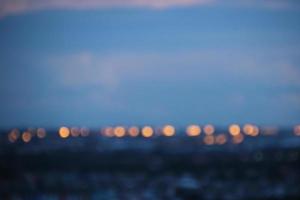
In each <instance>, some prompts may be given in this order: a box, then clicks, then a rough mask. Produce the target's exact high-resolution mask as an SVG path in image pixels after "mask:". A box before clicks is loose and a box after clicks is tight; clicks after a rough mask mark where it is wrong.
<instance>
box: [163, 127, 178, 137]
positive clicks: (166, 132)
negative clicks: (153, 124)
mask: <svg viewBox="0 0 300 200" xmlns="http://www.w3.org/2000/svg"><path fill="white" fill-rule="evenodd" d="M162 133H163V135H164V136H167V137H171V136H174V135H175V128H174V127H173V126H171V125H166V126H164V128H163V130H162Z"/></svg>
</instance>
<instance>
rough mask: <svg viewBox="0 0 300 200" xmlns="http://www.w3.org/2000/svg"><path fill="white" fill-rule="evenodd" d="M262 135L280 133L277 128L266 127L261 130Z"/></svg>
mask: <svg viewBox="0 0 300 200" xmlns="http://www.w3.org/2000/svg"><path fill="white" fill-rule="evenodd" d="M261 133H262V135H268V136H272V135H276V134H277V133H278V128H277V127H276V126H264V127H262V128H261Z"/></svg>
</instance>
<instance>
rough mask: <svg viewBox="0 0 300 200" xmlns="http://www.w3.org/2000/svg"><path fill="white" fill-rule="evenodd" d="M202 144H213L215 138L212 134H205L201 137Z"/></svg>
mask: <svg viewBox="0 0 300 200" xmlns="http://www.w3.org/2000/svg"><path fill="white" fill-rule="evenodd" d="M203 142H204V144H206V145H213V144H214V143H215V138H214V136H212V135H207V136H205V137H204V139H203Z"/></svg>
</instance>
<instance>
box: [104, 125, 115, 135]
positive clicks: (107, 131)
mask: <svg viewBox="0 0 300 200" xmlns="http://www.w3.org/2000/svg"><path fill="white" fill-rule="evenodd" d="M102 134H103V135H104V136H106V137H113V136H114V129H113V128H112V127H106V128H104V129H102Z"/></svg>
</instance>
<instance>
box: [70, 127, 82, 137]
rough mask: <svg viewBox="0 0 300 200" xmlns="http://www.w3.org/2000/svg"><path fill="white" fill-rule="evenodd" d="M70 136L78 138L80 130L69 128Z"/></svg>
mask: <svg viewBox="0 0 300 200" xmlns="http://www.w3.org/2000/svg"><path fill="white" fill-rule="evenodd" d="M71 135H72V136H73V137H78V136H79V135H80V130H79V128H76V127H72V128H71Z"/></svg>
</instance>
